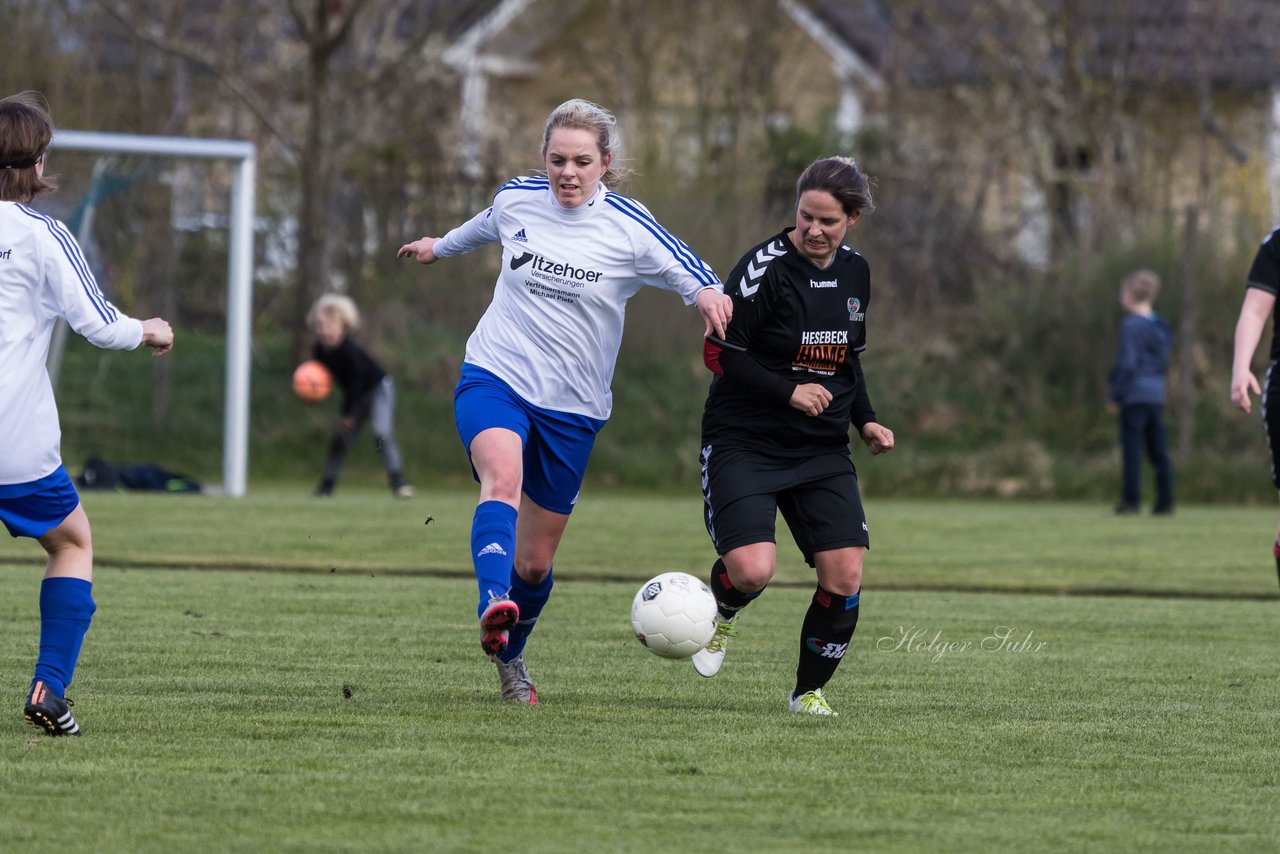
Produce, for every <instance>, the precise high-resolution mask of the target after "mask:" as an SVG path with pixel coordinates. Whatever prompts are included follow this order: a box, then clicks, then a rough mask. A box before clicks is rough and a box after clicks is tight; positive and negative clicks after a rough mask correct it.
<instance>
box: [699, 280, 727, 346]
mask: <svg viewBox="0 0 1280 854" xmlns="http://www.w3.org/2000/svg"><path fill="white" fill-rule="evenodd" d="M693 303H694V305H696V306H697V307H698V313H699V314H701V315H702V320H703V322H704V323H706V325H707V328H706V329H704V330H703V331H702V335H703V337H704V338H705V337H706V336H708V335H710V334H711V333H712V332H714V333H715V334H716V335H717V336H719V337H720V338H721V339H723V338H724V331H725V330H726V329H728V328H729V321H730V320H731V319H732V318H733V299H732V298H730V297H729V296H728V295H727V294H724V293H721V292H720V291H718V290H716V289H715V288H703V289H702V290H700V291H698V295H697V296H696V297H694V298H693Z"/></svg>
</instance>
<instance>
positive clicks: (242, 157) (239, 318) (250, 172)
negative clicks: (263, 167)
mask: <svg viewBox="0 0 1280 854" xmlns="http://www.w3.org/2000/svg"><path fill="white" fill-rule="evenodd" d="M49 147H50V148H54V149H60V150H64V151H88V152H99V153H103V154H143V155H152V156H158V157H173V158H182V157H186V158H198V159H206V160H209V159H211V160H226V161H229V162H231V164H232V165H233V168H234V176H233V180H232V185H231V222H230V240H229V241H228V260H227V366H226V395H225V402H224V405H223V413H222V414H223V429H222V489H223V492H224V493H225V494H226V495H229V496H231V497H233V498H240V497H242V496H243V495H244V494H245V490H246V488H247V485H248V469H249V355H250V347H251V345H252V334H253V218H254V205H255V193H254V182H255V180H256V174H257V163H258V156H257V148H256V147H255V146H254V144H253V143H251V142H245V141H241V140H226V139H194V138H188V137H174V136H137V135H134V134H125V133H98V132H94V131H75V130H58V131H55V132H54V135H53V141H52V142H51V143H50V146H49Z"/></svg>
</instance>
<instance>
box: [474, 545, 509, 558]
mask: <svg viewBox="0 0 1280 854" xmlns="http://www.w3.org/2000/svg"><path fill="white" fill-rule="evenodd" d="M485 555H502V556H503V557H506V556H507V552H506V550H505V549H503V548H502V546H500V545H498V544H497V543H489V545H487V546H485V547H484V548H482V549H481V550H480V551H478V552H476V557H484V556H485Z"/></svg>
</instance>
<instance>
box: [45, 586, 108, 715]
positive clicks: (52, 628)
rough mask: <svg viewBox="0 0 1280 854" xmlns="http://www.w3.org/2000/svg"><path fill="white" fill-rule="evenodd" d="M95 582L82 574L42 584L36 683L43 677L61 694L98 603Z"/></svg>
mask: <svg viewBox="0 0 1280 854" xmlns="http://www.w3.org/2000/svg"><path fill="white" fill-rule="evenodd" d="M92 590H93V585H92V584H90V583H89V582H88V581H85V580H83V579H80V578H62V577H58V578H46V579H45V580H44V582H43V583H41V585H40V657H39V658H38V659H37V660H36V673H35V676H34V677H33V678H32V680H31V684H32V685H34V684H35V683H36V682H37V681H43V682H44V683H45V684H46V685H48V686H49V690H51V691H53V692H54V693H55V694H57V695H58V696H59V697H64V696H66V693H67V686H68V685H70V684H71V677H72V676H73V675H74V674H75V672H76V661H77V660H79V658H80V646H81V644H83V643H84V636H85V633H86V632H87V631H89V622H90V621H91V620H92V619H93V612H94V611H95V610H96V608H97V606H95V605H94V604H93V595H92Z"/></svg>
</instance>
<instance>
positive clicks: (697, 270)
mask: <svg viewBox="0 0 1280 854" xmlns="http://www.w3.org/2000/svg"><path fill="white" fill-rule="evenodd" d="M605 201H606V202H608V203H609V204H610V205H612V206H613V207H614V208H616V209H617V210H619V211H621V212H622V213H623V214H625V215H626V216H629V217H631V218H632V219H634V220H635V221H636V222H638V223H640V224H641V225H642V226H644V227H645V229H647V230H648V231H649V233H650V234H652V235H653V236H654V237H656V238H658V242H659V243H661V244H662V245H663V246H665V247H667V249H668V250H670V252H671V254H672V255H673V256H674V257H675V259H676V260H677V261H679V262H680V266H682V267H684V268H685V270H687V271H688V272H689V274H690V275H692V276H693V277H694V278H695V279H697V280H698V281H699V282H701V283H702V284H703V285H707V286H715V285H718V284H720V280H719V279H717V278H716V274H715V273H714V272H713V271H712V270H711V268H710V267H708V266H707V264H706V262H705V261H703V260H702V259H701V258H699V257H698V256H697V255H695V254H694V253H693V250H692V249H690V248H689V247H688V245H687V244H686V243H685V242H684V241H683V240H681V239H680V238H678V237H676V236H675V235H674V234H672V233H671V232H669V231H667V230H666V229H665V228H663V227H662V225H661V224H659V222H658V221H657V220H656V219H654V218H653V216H652V215H651V214H649V213H647V212H645V211H644V210H643V209H642V208H640V207H639V205H638V204H637V203H636V202H635V201H634V200H632V199H629V198H627V197H626V196H622V195H619V194H617V193H608V194H607V195H606V196H605Z"/></svg>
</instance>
